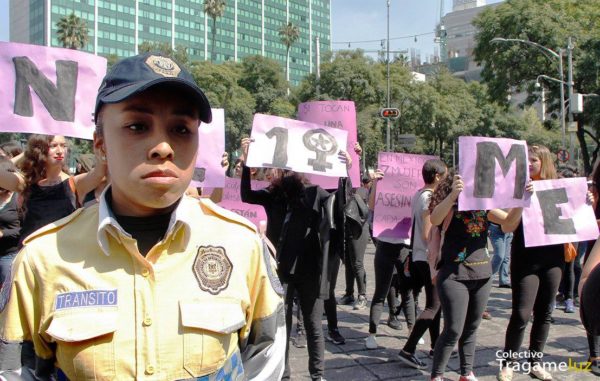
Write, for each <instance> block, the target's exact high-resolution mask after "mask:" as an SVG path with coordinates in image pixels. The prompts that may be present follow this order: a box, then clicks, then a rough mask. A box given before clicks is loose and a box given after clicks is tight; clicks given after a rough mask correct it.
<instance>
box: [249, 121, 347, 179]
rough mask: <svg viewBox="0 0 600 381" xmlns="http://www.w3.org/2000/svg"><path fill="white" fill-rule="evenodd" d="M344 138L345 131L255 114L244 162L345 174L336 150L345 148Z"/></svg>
mask: <svg viewBox="0 0 600 381" xmlns="http://www.w3.org/2000/svg"><path fill="white" fill-rule="evenodd" d="M347 137H348V133H347V132H346V131H344V130H339V129H336V128H329V127H325V126H320V125H317V124H313V123H307V122H301V121H298V120H293V119H286V118H280V117H278V116H271V115H263V114H256V115H254V123H253V124H252V138H253V139H254V142H253V143H252V144H250V149H249V151H248V161H247V165H248V166H249V167H269V168H283V169H291V170H293V171H296V172H303V173H315V174H320V175H324V176H334V177H345V176H346V174H347V171H346V164H345V163H343V162H342V161H340V159H339V157H338V153H339V151H340V150H341V149H343V148H344V147H346V140H347Z"/></svg>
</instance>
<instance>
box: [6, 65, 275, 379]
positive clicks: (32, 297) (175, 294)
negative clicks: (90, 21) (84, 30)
mask: <svg viewBox="0 0 600 381" xmlns="http://www.w3.org/2000/svg"><path fill="white" fill-rule="evenodd" d="M94 115H95V122H96V125H97V127H96V132H95V138H94V147H95V148H96V149H97V150H99V151H100V152H101V158H102V159H105V160H102V161H106V163H107V165H108V170H109V172H110V174H111V184H110V186H109V187H108V188H107V189H106V191H105V192H104V193H103V196H102V197H101V199H100V202H99V204H97V205H93V206H90V207H88V208H83V209H79V211H78V212H76V213H73V214H72V215H71V216H70V217H69V218H65V219H62V220H61V221H59V222H57V223H56V224H54V225H51V226H48V227H47V228H45V229H41V230H39V231H37V232H36V233H34V234H33V235H32V236H30V237H29V238H28V239H27V240H26V241H25V246H24V248H23V250H22V251H21V252H20V253H19V255H18V256H17V258H16V260H15V265H14V273H13V277H14V283H13V285H12V289H11V288H10V287H9V288H8V289H6V288H3V289H2V296H3V297H2V300H3V302H4V303H2V304H1V305H0V310H3V311H2V314H0V353H2V356H0V369H11V370H16V369H18V368H20V366H21V364H20V359H21V358H20V356H19V353H18V352H19V350H20V347H21V343H22V342H28V341H33V346H34V347H35V354H36V356H37V358H36V361H35V364H36V368H37V369H36V374H35V378H36V379H37V378H38V377H39V379H51V378H54V377H55V373H57V374H58V376H56V378H58V379H70V380H99V379H115V380H123V379H164V380H182V379H202V378H205V379H231V380H246V379H248V380H276V379H278V378H279V377H281V374H282V372H283V355H284V345H285V331H284V327H283V324H284V323H283V320H284V316H283V305H282V299H281V296H280V294H281V293H282V291H283V290H282V288H281V284H280V283H279V281H278V279H277V277H276V275H275V265H274V263H273V261H272V259H271V257H270V255H269V254H268V253H266V252H265V251H264V250H263V246H264V245H263V242H262V241H261V239H260V236H259V235H258V232H257V230H256V227H255V226H254V225H252V224H251V223H250V222H248V221H247V220H245V219H244V218H242V217H240V216H238V215H237V214H235V213H233V212H229V211H226V210H225V209H222V208H220V207H218V206H216V205H215V204H213V203H212V202H211V201H209V200H205V199H202V200H196V199H193V198H189V197H186V196H184V192H185V190H186V188H187V187H188V185H189V184H190V181H191V180H192V176H193V174H194V168H195V162H196V156H197V152H198V151H197V149H198V128H199V125H200V122H202V123H209V122H210V121H211V117H212V116H211V110H210V105H209V103H208V100H207V99H206V96H205V95H204V93H203V92H202V90H200V88H199V87H198V86H197V85H196V84H195V82H194V80H193V77H192V76H191V75H190V74H189V72H188V71H187V70H185V68H183V67H181V66H179V65H178V64H177V63H176V62H175V61H173V60H172V59H170V58H168V57H164V56H161V55H158V54H143V55H138V56H133V57H130V58H126V59H124V60H122V61H120V62H118V63H117V64H115V65H114V66H113V68H112V70H111V71H110V72H109V74H107V76H106V77H105V79H104V81H103V84H102V86H101V87H100V90H99V93H98V96H97V99H96V112H95V114H94ZM53 152H54V151H53ZM231 237H235V239H232V238H231ZM7 301H8V302H7ZM6 302H7V303H6ZM55 367H57V368H58V369H55ZM55 371H56V372H55ZM25 372H27V374H25ZM30 373H31V372H29V370H28V369H26V368H23V369H22V370H21V372H20V374H23V375H24V376H29V377H30V378H33V375H32V374H30ZM15 374H16V372H13V373H12V374H11V375H12V376H13V377H14V376H15ZM7 377H8V375H7Z"/></svg>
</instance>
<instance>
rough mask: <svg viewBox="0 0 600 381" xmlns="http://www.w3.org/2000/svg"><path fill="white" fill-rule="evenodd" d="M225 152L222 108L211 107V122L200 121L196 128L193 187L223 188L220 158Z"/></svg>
mask: <svg viewBox="0 0 600 381" xmlns="http://www.w3.org/2000/svg"><path fill="white" fill-rule="evenodd" d="M223 152H225V114H224V111H223V109H214V108H213V109H212V122H210V123H208V124H207V123H200V128H198V156H197V157H196V168H195V169H194V176H193V177H192V185H193V186H195V187H211V188H223V187H224V186H225V169H224V168H223V167H221V160H222V156H223Z"/></svg>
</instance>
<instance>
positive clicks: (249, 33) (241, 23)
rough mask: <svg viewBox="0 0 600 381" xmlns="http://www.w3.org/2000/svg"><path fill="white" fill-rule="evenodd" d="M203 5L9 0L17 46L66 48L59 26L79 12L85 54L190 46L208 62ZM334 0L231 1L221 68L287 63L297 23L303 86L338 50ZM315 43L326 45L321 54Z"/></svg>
mask: <svg viewBox="0 0 600 381" xmlns="http://www.w3.org/2000/svg"><path fill="white" fill-rule="evenodd" d="M203 3H204V1H203V0H10V40H11V41H13V42H24V43H31V44H39V45H46V46H60V44H59V42H58V40H57V38H56V30H57V27H56V23H57V22H58V20H59V19H60V18H61V17H63V16H65V15H68V14H70V13H71V12H73V13H75V15H77V16H78V17H81V18H82V19H84V20H86V21H87V24H88V29H89V43H88V44H87V46H86V47H85V49H84V50H86V51H88V52H91V53H95V54H99V55H104V56H106V55H109V54H116V55H117V56H119V57H127V56H131V55H134V54H136V53H137V49H138V46H139V44H141V43H142V42H144V41H149V42H163V43H167V44H170V45H171V46H172V47H173V48H175V47H176V46H178V45H182V46H184V47H186V48H187V52H188V55H189V56H190V58H191V59H192V60H209V59H210V58H211V57H210V55H211V48H212V29H211V28H212V19H211V18H210V17H209V16H207V15H206V14H205V13H204V11H203ZM330 20H331V6H330V0H226V7H225V12H224V14H223V16H222V17H219V18H218V19H217V23H216V38H215V56H216V57H215V58H216V59H215V62H222V61H228V60H234V61H238V60H240V59H242V58H244V57H245V56H248V55H254V54H259V55H263V56H265V57H269V58H273V59H275V60H277V61H279V62H280V63H281V64H282V66H285V64H286V47H285V45H284V44H283V43H282V42H281V41H280V38H279V29H280V28H281V27H282V26H283V25H285V24H287V23H288V22H292V23H293V24H294V25H296V26H297V27H298V28H299V31H300V38H299V39H298V41H297V42H296V43H295V44H294V45H293V46H292V48H291V49H290V60H289V65H290V68H289V72H290V80H291V81H292V83H298V82H299V81H300V80H301V79H302V78H303V77H304V76H305V75H307V74H309V73H311V72H312V71H313V68H314V65H315V63H316V54H317V52H318V51H320V52H325V51H330V50H331V22H330ZM316 41H319V48H318V49H317V46H316Z"/></svg>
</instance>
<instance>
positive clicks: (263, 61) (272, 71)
mask: <svg viewBox="0 0 600 381" xmlns="http://www.w3.org/2000/svg"><path fill="white" fill-rule="evenodd" d="M238 84H239V85H240V86H242V87H243V88H244V89H246V90H248V92H250V94H253V96H254V98H255V99H256V109H255V112H258V113H263V114H272V113H273V103H274V102H275V101H276V100H277V99H278V98H284V97H285V95H286V89H287V87H286V82H285V79H284V77H283V72H282V69H281V65H280V64H279V63H278V62H277V61H275V60H273V59H270V58H266V57H262V56H258V55H254V56H247V57H244V59H243V60H242V65H241V75H240V77H239V80H238Z"/></svg>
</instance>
